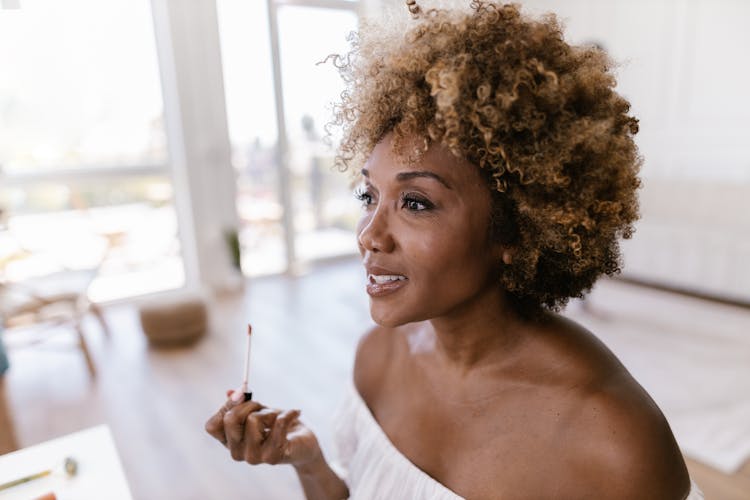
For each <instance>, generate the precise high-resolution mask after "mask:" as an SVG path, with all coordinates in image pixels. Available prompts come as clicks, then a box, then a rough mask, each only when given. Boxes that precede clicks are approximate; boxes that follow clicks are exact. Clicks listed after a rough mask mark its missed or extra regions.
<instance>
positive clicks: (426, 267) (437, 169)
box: [357, 134, 498, 326]
mask: <svg viewBox="0 0 750 500" xmlns="http://www.w3.org/2000/svg"><path fill="white" fill-rule="evenodd" d="M391 140H392V136H391V135H390V134H389V135H387V136H386V137H385V138H384V139H383V140H382V141H381V142H380V143H379V144H378V145H377V146H376V147H375V148H374V150H373V152H372V154H371V155H370V158H369V159H368V161H367V163H366V164H365V166H364V168H363V171H362V173H363V177H364V184H363V186H362V187H361V188H360V189H361V191H359V194H358V196H359V197H360V198H361V200H362V205H363V208H362V210H363V213H362V218H361V219H360V221H359V224H358V225H357V235H358V243H359V251H360V253H361V254H362V258H363V261H364V265H365V269H366V272H367V293H368V294H369V295H370V314H371V316H372V318H373V320H374V321H375V322H376V323H378V324H380V325H383V326H397V325H402V324H405V323H410V322H414V321H422V320H426V319H432V318H438V317H444V316H449V315H451V314H456V313H459V312H462V311H465V310H466V308H470V307H471V305H472V304H477V303H479V302H478V299H479V298H480V297H481V296H482V295H483V294H486V293H488V292H489V291H490V290H493V289H494V287H495V286H496V283H497V281H496V280H495V279H494V276H495V273H494V272H493V271H494V270H495V269H496V262H497V260H498V252H497V251H493V247H492V245H491V244H490V241H489V234H488V225H489V218H490V208H491V207H490V203H491V198H490V192H489V189H488V187H487V184H486V182H485V181H484V180H483V179H482V178H481V177H480V173H479V169H478V168H477V167H475V166H474V165H471V164H469V163H468V162H465V161H462V160H460V159H458V158H456V157H454V156H453V155H452V154H451V153H450V152H449V151H448V150H447V149H445V148H444V147H442V146H439V145H433V146H431V147H430V149H429V150H428V151H427V153H426V154H425V155H424V156H423V157H422V159H421V160H420V161H419V162H417V163H415V164H414V165H411V166H410V165H407V164H405V163H403V162H402V161H400V160H399V159H398V157H397V156H396V155H394V154H393V153H392V151H391Z"/></svg>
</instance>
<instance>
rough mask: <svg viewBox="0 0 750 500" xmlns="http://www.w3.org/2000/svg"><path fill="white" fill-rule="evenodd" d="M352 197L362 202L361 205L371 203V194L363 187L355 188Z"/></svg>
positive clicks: (365, 205) (366, 205)
mask: <svg viewBox="0 0 750 500" xmlns="http://www.w3.org/2000/svg"><path fill="white" fill-rule="evenodd" d="M354 197H355V198H357V199H358V200H359V201H361V202H362V206H363V207H368V206H370V205H372V194H370V192H369V191H367V190H366V189H364V188H360V189H357V190H356V191H355V192H354Z"/></svg>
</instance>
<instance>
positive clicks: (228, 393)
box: [227, 389, 234, 398]
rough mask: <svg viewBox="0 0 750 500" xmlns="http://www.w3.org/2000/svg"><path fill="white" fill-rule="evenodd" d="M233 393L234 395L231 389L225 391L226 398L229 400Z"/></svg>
mask: <svg viewBox="0 0 750 500" xmlns="http://www.w3.org/2000/svg"><path fill="white" fill-rule="evenodd" d="M233 393H234V390H233V389H227V397H228V398H231V397H232V394H233Z"/></svg>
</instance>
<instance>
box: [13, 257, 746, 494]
mask: <svg viewBox="0 0 750 500" xmlns="http://www.w3.org/2000/svg"><path fill="white" fill-rule="evenodd" d="M363 283H364V274H363V273H362V272H361V271H360V266H359V264H358V262H356V261H343V262H339V263H333V264H326V265H324V266H321V267H319V268H317V269H316V270H314V271H313V272H311V273H310V274H308V275H306V276H303V277H301V278H297V279H291V278H287V277H273V278H262V279H257V280H254V281H252V282H251V283H249V284H248V285H247V287H246V290H245V293H244V294H240V295H238V296H233V297H225V298H222V299H221V300H219V301H217V302H216V303H214V304H213V305H212V329H211V332H210V334H209V335H208V336H207V337H206V338H204V339H203V340H202V341H200V342H199V343H197V344H196V345H194V346H192V347H187V348H180V349H172V350H155V349H152V348H149V347H148V345H147V344H146V342H145V340H144V338H143V335H142V333H141V331H140V327H139V325H138V320H137V313H136V310H135V309H134V308H133V307H132V306H117V307H110V308H109V309H108V310H107V311H106V313H107V317H108V319H109V321H110V325H111V329H112V331H113V334H112V338H111V339H109V340H108V341H107V340H104V339H103V338H102V335H101V334H100V333H101V332H100V331H99V330H98V329H97V325H96V323H94V322H93V321H92V322H91V323H90V324H87V327H88V329H87V335H88V338H89V339H90V342H91V350H92V355H93V357H94V359H95V361H96V363H97V366H98V369H99V375H98V377H97V379H96V380H95V381H93V380H90V379H89V377H88V374H87V371H86V367H85V364H84V362H83V360H82V359H81V358H80V355H79V354H78V353H77V352H76V351H75V350H64V349H53V348H49V349H41V348H34V349H11V353H10V357H11V370H10V371H9V372H8V373H7V374H6V375H5V377H4V379H3V378H2V377H0V451H8V450H9V449H11V448H12V447H13V446H15V445H16V441H15V440H14V437H13V434H15V437H16V438H17V445H18V446H21V447H24V446H28V445H32V444H34V443H37V442H41V441H45V440H47V439H51V438H54V437H57V436H59V435H62V434H67V433H70V432H73V431H76V430H80V429H83V428H86V427H89V426H93V425H97V424H100V423H106V424H108V425H109V426H110V428H111V429H112V432H113V434H114V437H115V442H116V444H117V447H118V449H119V452H120V455H121V458H122V461H123V466H124V468H125V472H126V475H127V478H128V481H129V483H130V486H131V490H132V493H133V496H134V498H135V499H137V500H140V499H145V500H151V499H154V500H169V499H181V500H183V499H184V500H189V499H196V500H198V499H200V500H205V499H229V498H246V499H271V500H273V499H280V500H281V499H284V500H286V499H295V498H302V493H301V489H300V487H299V485H298V484H297V479H296V477H295V475H294V473H293V471H292V470H291V468H290V467H288V466H277V467H271V466H258V467H251V466H249V465H246V464H242V463H235V462H233V461H232V460H231V458H230V457H229V455H228V453H227V452H226V450H225V449H224V448H223V447H221V446H220V445H218V444H217V443H216V442H214V441H213V439H211V438H210V437H209V436H208V435H207V434H205V432H204V431H203V424H204V422H205V420H206V419H207V418H208V417H209V416H210V415H211V414H212V413H213V412H214V411H215V409H216V408H218V406H219V405H221V404H222V402H223V400H224V392H225V390H226V389H230V388H234V387H236V386H238V385H239V383H240V382H241V371H242V364H243V350H244V331H245V324H246V323H247V322H248V321H251V322H252V323H253V328H254V330H253V331H254V333H255V335H254V340H253V342H254V344H253V378H254V382H253V383H252V389H253V390H254V392H255V395H256V399H258V400H260V401H262V402H264V403H266V404H268V405H272V406H277V407H281V408H291V407H295V408H301V409H302V419H303V420H304V421H305V422H306V423H308V424H309V425H310V426H311V427H312V428H313V429H314V430H315V431H316V433H317V435H318V437H319V439H320V440H321V442H322V444H323V447H324V450H325V451H326V453H328V454H330V452H331V450H330V443H331V431H330V428H329V416H330V414H331V412H332V411H333V409H334V408H335V406H336V404H337V403H338V401H339V400H340V397H341V395H342V391H343V386H344V384H343V382H344V380H345V378H346V377H348V376H349V373H350V370H351V363H352V356H353V351H354V347H355V345H356V342H357V338H358V336H359V334H360V333H361V331H362V324H363V321H367V320H368V318H369V316H368V314H367V301H366V296H365V294H364V292H363V290H362V284H363ZM612 286H625V285H612ZM654 293H657V292H654ZM675 300H680V299H675ZM749 324H750V323H749ZM52 347H54V346H52ZM634 348H637V346H634ZM6 413H7V415H6ZM5 418H8V419H10V420H11V421H12V424H13V425H10V423H9V422H6V421H5V420H4V419H5ZM12 429H14V432H11V431H12ZM71 453H74V450H71ZM689 467H690V470H691V474H692V476H693V478H694V479H695V480H696V482H698V483H699V484H700V485H701V487H702V488H703V490H704V492H705V493H706V498H710V499H715V500H740V499H742V500H748V499H750V463H746V464H745V466H744V468H743V469H742V470H740V471H739V472H737V473H736V474H733V475H724V474H721V473H719V472H718V471H716V470H713V469H711V468H709V467H706V466H704V465H702V464H700V463H698V462H695V461H692V460H690V461H689Z"/></svg>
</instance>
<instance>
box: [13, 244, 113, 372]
mask: <svg viewBox="0 0 750 500" xmlns="http://www.w3.org/2000/svg"><path fill="white" fill-rule="evenodd" d="M106 254H107V251H105V253H104V256H103V258H102V260H101V261H100V264H101V262H103V260H104V257H106ZM21 258H22V257H21ZM6 261H7V259H6ZM97 273H98V267H97V268H95V269H84V270H74V269H63V270H61V271H58V272H55V273H51V274H47V275H44V276H39V277H35V278H30V279H26V280H24V281H22V282H11V281H9V280H7V279H4V278H3V277H2V274H1V273H0V312H1V313H2V325H1V326H4V327H5V329H6V331H5V333H6V334H15V333H16V332H18V334H19V336H21V337H22V339H21V341H20V342H19V345H24V346H29V345H36V344H40V343H42V342H45V341H46V340H48V339H49V338H50V337H51V336H52V335H54V334H56V333H58V332H60V331H61V327H65V326H68V327H70V328H72V329H73V330H74V332H75V334H76V336H77V346H78V348H79V349H80V351H81V353H82V354H83V357H84V360H85V362H86V367H87V368H88V371H89V373H90V374H91V376H92V377H95V376H96V366H95V364H94V362H93V359H92V358H91V353H90V350H89V348H88V344H87V342H86V337H85V335H84V332H83V327H82V322H83V319H84V317H85V316H86V315H87V314H89V313H91V314H93V315H94V317H95V318H96V319H97V320H98V322H99V324H100V325H101V329H102V331H103V332H104V334H105V336H106V337H109V336H110V329H109V326H108V325H107V322H106V320H105V319H104V315H103V314H102V310H101V308H100V306H99V305H98V304H96V303H94V302H92V301H91V300H89V298H88V294H87V292H88V288H89V285H90V284H91V282H92V281H93V279H94V278H95V277H96V275H97ZM14 345H15V344H14Z"/></svg>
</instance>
